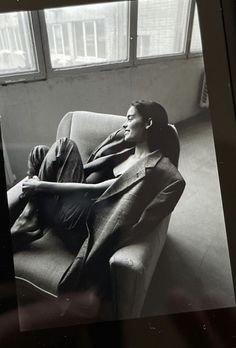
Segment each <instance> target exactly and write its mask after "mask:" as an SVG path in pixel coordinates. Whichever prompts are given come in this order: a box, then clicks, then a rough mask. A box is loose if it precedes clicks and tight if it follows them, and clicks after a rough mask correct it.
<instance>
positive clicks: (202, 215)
mask: <svg viewBox="0 0 236 348" xmlns="http://www.w3.org/2000/svg"><path fill="white" fill-rule="evenodd" d="M176 127H177V129H178V132H179V137H180V145H181V153H180V162H179V171H180V172H181V174H182V175H183V177H184V179H185V181H186V188H185V191H184V194H183V196H182V197H181V200H180V201H179V203H178V205H177V207H176V208H175V210H174V212H173V214H172V216H171V222H170V226H169V230H168V234H167V240H166V243H165V246H164V249H163V251H162V254H161V257H160V259H159V262H158V265H157V268H156V271H155V273H154V276H153V280H152V283H151V286H150V289H149V291H148V294H147V298H146V301H145V305H144V309H143V315H144V316H153V315H160V314H170V313H178V312H188V311H196V310H203V309H213V308H221V307H232V306H234V305H235V299H234V291H233V283H232V277H231V270H230V260H229V254H228V249H227V238H226V231H225V225H224V216H223V209H222V203H221V194H220V186H219V180H218V172H217V167H216V158H215V149H214V143H213V136H212V128H211V122H210V116H209V113H208V112H203V113H202V114H200V115H198V116H196V117H194V118H192V119H189V120H188V121H185V122H182V123H180V124H178V125H177V126H176Z"/></svg>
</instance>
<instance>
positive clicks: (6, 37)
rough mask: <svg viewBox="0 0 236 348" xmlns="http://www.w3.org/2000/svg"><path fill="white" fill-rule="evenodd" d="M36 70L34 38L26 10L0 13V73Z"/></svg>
mask: <svg viewBox="0 0 236 348" xmlns="http://www.w3.org/2000/svg"><path fill="white" fill-rule="evenodd" d="M36 70H37V62H36V56H35V52H34V38H33V35H32V30H31V21H30V17H29V15H28V13H27V12H12V13H4V14H0V74H1V75H5V74H20V73H23V72H24V73H25V72H33V71H36Z"/></svg>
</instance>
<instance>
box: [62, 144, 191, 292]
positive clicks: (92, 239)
mask: <svg viewBox="0 0 236 348" xmlns="http://www.w3.org/2000/svg"><path fill="white" fill-rule="evenodd" d="M131 151H133V150H132V149H128V150H125V151H122V152H120V153H118V154H115V155H112V156H108V158H107V161H108V163H107V164H108V165H112V164H114V161H115V163H117V162H119V161H123V160H124V157H125V156H129V155H130V153H131ZM184 187H185V182H184V179H183V178H182V176H181V175H180V173H179V172H178V170H177V168H176V167H175V166H174V165H173V164H172V163H171V162H170V160H169V159H168V158H167V157H164V156H163V155H162V154H161V152H160V150H156V151H154V152H152V153H150V154H149V155H148V156H146V157H145V158H143V159H140V160H139V161H138V162H137V163H136V164H135V165H133V166H132V167H131V168H129V169H128V170H127V171H126V172H125V173H124V174H122V175H121V176H120V177H119V178H118V179H117V180H116V181H115V182H114V184H112V185H111V186H110V187H109V188H108V189H107V190H106V191H105V192H104V193H103V194H102V195H101V196H100V197H99V198H98V199H97V200H95V201H94V202H93V204H92V205H91V207H90V209H89V211H88V213H87V218H86V221H85V223H84V225H83V227H84V228H86V229H87V238H86V240H85V241H84V244H83V246H82V248H81V249H80V251H79V253H78V255H77V256H76V258H75V259H74V262H73V263H72V264H71V266H70V267H69V269H68V270H67V272H66V273H65V274H64V276H63V278H62V279H61V282H60V284H59V292H62V293H63V292H64V291H68V290H70V291H71V290H72V289H76V290H81V291H84V290H87V289H93V290H95V291H96V293H97V296H98V297H101V298H102V297H104V296H108V297H109V259H110V257H111V256H112V255H113V254H114V252H115V251H116V250H117V249H119V248H120V247H121V246H123V245H126V244H128V243H132V241H134V240H137V239H138V238H139V236H141V235H142V234H143V233H149V232H150V231H151V230H152V229H153V228H155V227H156V226H157V225H158V224H159V222H160V221H161V220H162V219H163V218H164V217H165V216H167V215H169V214H170V213H171V212H172V210H173V209H174V207H175V206H176V204H177V202H178V200H179V198H180V196H181V194H182V192H183V190H184Z"/></svg>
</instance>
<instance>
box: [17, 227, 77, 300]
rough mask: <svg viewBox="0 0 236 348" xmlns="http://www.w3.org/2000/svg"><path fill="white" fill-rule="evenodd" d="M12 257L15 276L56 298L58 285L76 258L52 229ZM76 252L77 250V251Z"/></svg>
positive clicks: (73, 251)
mask: <svg viewBox="0 0 236 348" xmlns="http://www.w3.org/2000/svg"><path fill="white" fill-rule="evenodd" d="M44 233H45V234H44V236H43V237H42V238H40V239H38V240H36V241H34V242H32V243H31V244H30V245H29V246H28V248H27V249H24V250H21V251H19V252H17V253H15V255H14V265H15V275H16V277H19V278H21V279H25V280H26V281H27V282H31V283H33V284H34V285H35V286H37V287H38V288H41V289H42V290H43V291H46V292H49V293H51V294H53V295H56V296H57V287H58V284H59V282H60V280H61V278H62V276H63V274H64V273H65V271H66V270H67V268H68V267H69V266H70V264H71V263H72V261H73V260H74V258H75V256H76V251H75V250H73V249H72V248H70V246H68V245H65V242H64V240H63V238H61V237H60V236H59V235H58V234H57V233H55V231H54V230H53V229H47V230H45V231H44ZM77 250H78V249H77Z"/></svg>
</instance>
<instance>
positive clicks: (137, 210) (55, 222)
mask: <svg viewBox="0 0 236 348" xmlns="http://www.w3.org/2000/svg"><path fill="white" fill-rule="evenodd" d="M167 127H168V118H167V114H166V111H165V110H164V108H163V107H162V106H161V105H160V104H158V103H156V102H152V101H136V102H133V103H132V104H131V106H130V108H129V109H128V112H127V117H126V122H125V123H124V125H123V129H124V142H125V143H127V148H125V149H122V150H121V151H119V152H118V153H113V154H108V155H105V156H103V157H100V158H97V159H94V160H92V161H91V162H89V163H88V164H87V165H85V166H84V165H83V163H82V161H81V157H80V154H79V150H78V148H77V146H76V144H75V143H74V142H73V141H72V140H70V139H68V138H62V139H59V140H58V141H56V143H54V144H53V145H52V147H51V148H50V149H47V148H46V147H44V146H39V147H36V148H34V149H33V151H32V152H31V154H30V156H29V163H28V167H29V168H28V174H29V178H27V179H26V180H25V181H24V182H23V184H22V190H23V194H24V195H25V196H26V197H27V198H28V203H27V205H26V207H25V209H24V210H23V212H22V214H21V215H20V216H19V218H18V219H17V220H16V221H15V223H14V225H13V226H12V229H11V233H12V237H13V244H14V247H15V249H16V250H18V249H21V248H27V245H28V244H29V243H34V241H35V240H37V239H40V238H42V237H43V236H44V233H45V227H47V226H50V227H53V229H54V230H55V231H56V232H57V233H58V234H60V235H63V238H64V240H65V241H66V240H67V242H68V239H70V240H72V241H73V242H72V243H70V242H69V244H70V247H71V248H72V249H73V248H74V249H75V250H74V252H76V257H75V258H74V260H73V262H72V263H71V264H70V266H69V267H68V269H67V270H66V272H65V273H64V274H63V276H62V278H61V281H60V283H59V285H58V293H59V294H60V293H64V292H70V291H74V290H76V291H78V292H79V291H86V290H88V289H93V291H95V293H96V297H97V298H98V299H99V303H101V304H102V303H103V302H104V301H105V302H106V301H109V300H110V301H112V300H111V297H112V296H111V287H110V279H109V259H110V257H111V256H112V255H113V254H114V252H115V251H116V250H118V249H119V248H120V247H121V246H123V245H126V244H127V243H132V240H135V239H136V238H138V236H139V235H142V234H143V233H148V231H151V230H152V229H153V228H155V227H156V226H157V225H158V223H159V222H160V221H161V220H162V219H163V218H164V217H165V216H167V215H169V214H170V213H171V212H172V210H173V209H174V207H175V205H176V204H177V202H178V200H179V198H180V196H181V194H182V192H183V189H184V186H185V182H184V179H183V178H182V176H181V175H180V173H179V172H178V170H177V168H176V167H175V166H174V165H173V164H172V163H171V162H170V160H169V158H167V157H165V156H164V155H163V154H162V152H161V148H162V142H163V140H165V141H166V139H165V134H166V133H165V132H166V129H167ZM128 144H129V145H128ZM130 144H132V145H133V146H132V147H130ZM74 240H76V241H77V242H76V243H74Z"/></svg>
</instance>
